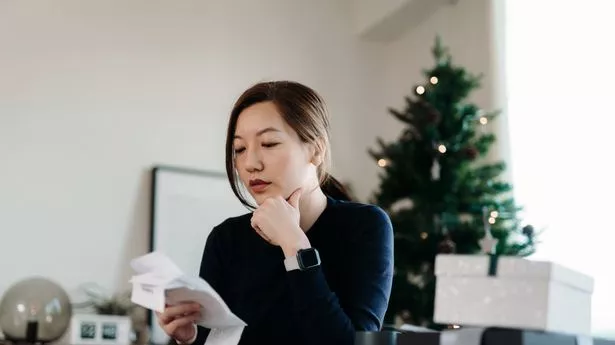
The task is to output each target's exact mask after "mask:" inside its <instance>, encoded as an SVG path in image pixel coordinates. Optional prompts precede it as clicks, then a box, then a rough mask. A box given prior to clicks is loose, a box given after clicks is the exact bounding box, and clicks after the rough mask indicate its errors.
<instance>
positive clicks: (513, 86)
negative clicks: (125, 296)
mask: <svg viewBox="0 0 615 345" xmlns="http://www.w3.org/2000/svg"><path fill="white" fill-rule="evenodd" d="M613 13H615V2H613V1H610V0H585V1H573V0H531V1H530V0H508V1H506V0H379V1H377V0H312V1H295V0H286V1H282V0H258V1H252V0H233V1H222V0H202V1H195V0H182V1H142V0H121V1H120V0H106V1H78V0H53V1H51V0H44V1H31V0H0V233H1V236H2V237H1V241H0V243H1V247H0V248H1V249H0V294H2V292H3V291H4V290H6V289H7V288H8V287H9V286H11V285H12V284H14V283H15V282H16V281H19V280H21V279H23V278H25V277H28V276H31V275H43V276H46V277H49V278H51V279H53V280H55V281H57V282H58V283H59V284H61V285H62V286H63V287H64V288H65V289H66V290H67V291H69V292H71V293H72V292H74V291H76V289H78V288H79V287H80V286H82V284H84V283H90V282H95V283H96V284H98V285H99V286H101V287H102V288H103V289H105V290H106V291H124V290H126V289H128V288H129V284H128V279H129V278H130V276H131V275H132V274H133V272H132V271H131V269H130V267H129V264H128V263H129V261H130V259H132V258H134V257H136V256H139V255H142V254H145V253H146V252H147V251H148V250H149V241H150V238H149V236H150V233H149V231H150V228H149V227H150V224H149V217H150V215H149V211H150V198H151V190H150V184H151V167H152V166H153V165H155V164H167V165H174V166H183V167H190V168H194V169H202V170H208V171H218V172H223V171H224V141H225V134H226V132H225V131H226V124H227V118H228V115H229V111H230V109H231V107H232V105H233V102H234V100H235V99H236V98H237V97H238V96H239V94H240V93H241V92H242V91H243V90H244V89H246V88H247V87H249V86H250V85H251V84H253V83H255V82H258V81H264V80H275V79H290V80H297V81H300V82H303V83H305V84H307V85H309V86H311V87H313V88H314V89H316V90H317V91H318V92H320V93H321V95H322V96H323V97H324V98H325V100H326V101H327V104H328V107H329V111H330V113H331V121H332V148H333V154H332V156H333V171H332V172H333V174H334V175H335V176H336V177H337V178H338V179H340V180H342V181H344V182H345V183H347V184H348V185H349V186H350V187H351V188H352V190H353V192H354V194H355V195H356V197H357V199H359V200H361V201H365V202H368V201H373V199H372V197H373V195H374V193H376V192H377V190H378V189H379V181H380V177H379V174H381V172H382V168H383V166H382V165H384V164H381V165H379V164H378V163H377V162H378V161H377V160H375V159H373V157H371V156H370V155H369V154H368V150H369V149H370V148H373V147H374V146H375V143H376V140H377V138H383V139H385V140H387V141H393V140H396V138H398V136H399V135H400V133H401V132H402V130H403V128H404V125H403V124H402V123H401V122H399V121H398V120H396V119H395V118H394V117H393V116H391V115H390V113H389V112H388V110H387V109H389V108H402V107H403V106H404V104H405V100H404V97H406V96H407V95H411V94H414V93H415V92H416V87H417V85H419V84H421V83H423V82H424V80H425V77H424V75H423V73H422V72H423V70H424V69H426V68H431V67H432V66H433V64H434V61H433V57H432V52H431V49H432V48H433V46H434V40H435V38H436V36H439V37H441V39H442V43H443V44H444V45H445V46H447V47H448V49H449V52H450V54H451V56H452V57H453V60H454V62H455V63H456V64H458V65H460V66H463V67H464V68H465V69H467V70H468V71H470V72H472V73H476V74H483V79H482V82H481V87H480V88H478V89H477V90H476V91H475V92H473V93H472V94H471V96H470V98H469V100H470V101H472V102H473V103H475V104H477V105H478V106H479V107H480V108H484V109H488V110H492V109H501V110H502V114H501V116H499V117H498V118H497V119H496V120H494V121H490V122H489V123H488V124H487V127H486V128H487V130H488V131H489V133H492V134H494V135H495V136H496V137H497V140H496V141H495V143H494V144H493V146H492V147H491V148H490V150H489V152H488V154H487V155H486V156H485V158H484V159H486V160H487V161H496V160H502V161H504V162H506V166H507V169H506V170H505V172H504V173H503V177H504V178H505V179H506V180H507V181H509V182H511V184H512V185H513V187H514V194H515V197H516V199H517V201H518V203H520V204H522V205H523V207H524V209H525V214H524V217H525V219H526V220H527V222H529V223H532V224H533V225H534V226H535V227H536V228H544V229H545V231H544V232H543V233H542V234H541V237H540V242H541V243H540V245H539V246H537V249H536V252H535V253H534V254H533V255H532V257H533V258H536V259H544V260H551V261H555V262H558V263H561V264H564V265H566V266H569V267H571V268H574V269H577V270H580V271H582V272H585V273H588V274H590V275H592V276H593V277H594V278H595V279H596V288H595V291H594V299H593V314H592V327H593V329H594V331H595V332H596V334H601V335H612V336H615V296H614V293H613V292H614V291H615V277H614V274H613V268H612V266H611V265H612V263H613V262H615V260H614V259H615V254H613V253H614V251H613V246H614V243H615V237H614V235H613V230H615V227H614V226H613V222H612V221H610V220H609V219H610V216H609V215H610V214H611V212H612V211H613V210H612V208H613V205H614V203H613V202H612V196H613V195H614V194H615V182H614V181H613V176H615V167H614V166H613V164H615V160H614V159H613V157H615V156H614V155H613V154H610V153H609V152H610V146H611V143H612V136H613V133H612V131H613V126H612V125H613V124H614V123H613V120H612V118H613V116H614V115H615V110H614V109H613V106H612V101H611V99H612V97H613V96H612V92H613V90H614V89H613V87H612V80H614V79H615V66H614V65H613V64H612V61H615V47H614V46H613V43H612V42H613V40H612V33H613V32H615V22H614V21H613V20H612V15H613ZM228 192H229V193H231V192H230V188H229V190H228Z"/></svg>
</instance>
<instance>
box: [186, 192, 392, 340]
mask: <svg viewBox="0 0 615 345" xmlns="http://www.w3.org/2000/svg"><path fill="white" fill-rule="evenodd" d="M251 216H252V214H251V213H248V214H245V215H242V216H239V217H235V218H229V219H227V220H226V221H224V222H223V223H221V224H220V225H218V226H216V227H215V228H214V229H213V230H212V232H211V234H210V236H209V238H208V239H207V244H206V246H205V250H204V252H203V260H202V263H201V269H200V276H201V277H202V278H203V279H205V280H206V281H207V282H209V284H211V286H212V287H213V288H214V289H215V290H216V291H218V293H219V294H220V296H221V297H222V298H223V299H224V301H225V302H226V303H227V305H228V306H229V308H230V309H231V311H232V312H233V313H235V314H236V315H237V316H238V317H239V318H241V319H242V320H243V321H245V322H246V323H247V327H246V328H245V329H244V331H243V334H242V336H241V340H240V344H267V345H273V344H285V345H286V344H321V345H322V344H338V345H344V344H353V343H354V336H355V331H356V330H371V331H377V330H380V328H381V327H382V322H383V318H384V314H385V311H386V308H387V305H388V301H389V296H390V292H391V284H392V279H393V231H392V227H391V223H390V220H389V217H388V216H387V214H386V213H385V212H384V211H383V210H382V209H380V208H378V207H377V206H373V205H365V204H359V203H352V202H345V201H338V200H334V199H332V198H329V197H328V198H327V207H326V208H325V210H324V211H323V213H322V214H321V215H320V217H319V218H318V219H317V220H316V222H315V223H314V225H313V226H312V228H310V230H309V231H308V232H307V233H306V235H307V237H308V239H309V241H310V243H311V245H312V247H313V248H316V249H318V251H319V254H320V258H321V261H322V263H321V265H320V266H319V267H316V268H312V269H309V270H306V271H300V270H293V271H290V272H287V271H286V269H285V268H284V254H283V252H282V250H281V248H280V247H278V246H274V245H271V244H269V243H268V242H266V241H265V240H263V239H262V238H261V237H260V236H259V235H258V234H257V233H256V232H255V231H254V230H253V229H252V227H251V226H250V218H251ZM208 333H209V330H208V329H206V328H203V327H201V326H199V327H198V335H197V340H196V341H195V344H203V343H204V342H205V339H206V337H207V335H208Z"/></svg>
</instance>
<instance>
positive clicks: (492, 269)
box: [487, 254, 500, 277]
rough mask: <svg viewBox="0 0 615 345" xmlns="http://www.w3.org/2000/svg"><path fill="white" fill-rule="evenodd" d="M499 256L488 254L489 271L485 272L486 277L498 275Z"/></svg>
mask: <svg viewBox="0 0 615 345" xmlns="http://www.w3.org/2000/svg"><path fill="white" fill-rule="evenodd" d="M499 257H500V256H499V255H497V254H489V269H488V271H487V275H488V276H490V277H495V276H496V275H497V274H498V258H499Z"/></svg>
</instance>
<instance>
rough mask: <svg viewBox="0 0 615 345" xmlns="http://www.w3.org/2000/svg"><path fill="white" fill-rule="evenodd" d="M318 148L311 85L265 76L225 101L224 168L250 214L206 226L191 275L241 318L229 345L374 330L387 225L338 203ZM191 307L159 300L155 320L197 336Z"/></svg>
mask: <svg viewBox="0 0 615 345" xmlns="http://www.w3.org/2000/svg"><path fill="white" fill-rule="evenodd" d="M330 156H331V150H330V147H329V120H328V118H327V114H326V110H325V106H324V103H323V101H322V99H321V97H320V96H319V95H318V94H317V93H316V92H315V91H314V90H312V89H310V88H309V87H307V86H305V85H302V84H299V83H296V82H290V81H278V82H265V83H259V84H256V85H254V86H252V87H251V88H249V89H248V90H246V91H245V92H244V93H243V94H242V95H241V96H240V97H239V99H238V100H237V102H236V104H235V106H234V108H233V110H232V112H231V115H230V121H229V125H228V132H227V140H226V170H227V175H228V178H229V182H230V185H231V188H232V190H233V192H234V193H235V195H236V196H237V197H238V198H239V200H240V201H241V202H242V203H244V204H245V205H246V206H248V207H251V208H252V209H253V212H250V213H247V214H245V215H242V216H238V217H234V218H230V219H227V220H226V221H224V222H222V223H221V224H219V225H218V226H216V227H215V228H214V229H213V230H212V232H211V234H210V235H209V237H208V239H207V244H206V246H205V249H204V252H203V259H202V262H201V269H200V276H201V277H202V278H203V279H205V280H206V281H207V282H209V284H211V286H212V287H213V288H214V289H215V290H216V291H217V292H218V293H219V294H220V296H221V297H222V298H223V299H224V301H225V302H226V303H227V305H228V306H229V308H230V309H231V311H232V312H233V313H234V314H236V315H237V316H238V317H239V318H241V319H242V320H243V321H245V322H246V323H247V327H246V328H245V329H244V330H243V333H242V336H241V340H240V344H267V345H271V344H285V345H286V344H352V343H354V337H355V332H356V331H359V330H372V331H378V330H380V328H381V327H382V322H383V318H384V314H385V311H386V308H387V305H388V301H389V296H390V290H391V284H392V276H393V231H392V227H391V223H390V220H389V218H388V216H387V214H386V213H385V212H384V211H382V210H381V209H380V208H378V207H376V206H373V205H366V204H360V203H357V202H352V201H350V200H349V198H348V196H347V195H346V193H345V191H344V189H343V187H342V185H341V184H340V183H339V182H338V181H337V180H335V179H334V178H333V177H332V176H331V175H329V174H328V173H327V168H328V165H329V161H330ZM242 187H243V188H242ZM242 189H244V190H247V191H248V192H249V194H250V196H251V197H252V199H253V200H254V201H255V202H256V205H251V204H250V202H249V201H248V200H247V199H246V197H245V196H244V195H243V193H242ZM198 310H199V305H192V304H181V305H177V306H171V307H168V308H167V309H166V310H165V312H164V313H161V314H158V322H159V324H160V325H161V326H162V328H163V329H164V330H165V332H166V333H167V334H168V335H169V336H170V337H172V338H173V339H175V340H176V341H177V342H178V343H194V344H203V343H204V342H205V340H206V338H207V335H208V333H209V330H208V329H205V328H203V327H201V326H198V327H197V326H195V325H194V321H195V320H196V319H198V317H199V315H198Z"/></svg>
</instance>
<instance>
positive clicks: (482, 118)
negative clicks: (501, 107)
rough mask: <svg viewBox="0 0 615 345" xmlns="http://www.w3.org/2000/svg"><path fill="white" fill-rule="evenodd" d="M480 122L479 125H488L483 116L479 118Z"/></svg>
mask: <svg viewBox="0 0 615 345" xmlns="http://www.w3.org/2000/svg"><path fill="white" fill-rule="evenodd" d="M478 121H479V122H480V124H481V125H483V126H484V125H486V124H487V123H489V120H488V119H487V118H486V117H485V116H481V117H480V119H479V120H478Z"/></svg>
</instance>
